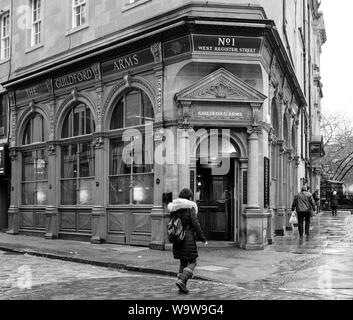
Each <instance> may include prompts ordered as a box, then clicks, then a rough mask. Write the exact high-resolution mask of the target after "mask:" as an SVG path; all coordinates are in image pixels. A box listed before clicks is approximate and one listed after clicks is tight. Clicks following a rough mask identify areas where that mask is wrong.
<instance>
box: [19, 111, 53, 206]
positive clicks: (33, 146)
mask: <svg viewBox="0 0 353 320" xmlns="http://www.w3.org/2000/svg"><path fill="white" fill-rule="evenodd" d="M38 116H40V120H41V121H42V137H41V141H34V140H33V137H34V135H33V128H34V119H36V117H38ZM23 125H24V127H23V128H24V129H23V132H22V136H21V141H19V142H20V145H21V147H20V148H21V149H20V152H21V155H22V157H21V168H22V169H21V170H22V171H21V178H20V189H21V195H20V202H21V205H22V206H30V207H34V206H46V205H47V203H48V193H47V192H46V202H45V203H43V204H38V202H37V200H38V198H37V196H35V198H34V203H33V204H24V201H23V200H24V197H23V192H24V189H23V188H24V186H25V185H28V184H33V183H34V184H35V190H34V192H35V194H36V195H37V193H38V184H46V185H48V182H49V167H48V166H49V161H48V151H47V148H46V143H47V141H48V140H49V124H48V122H47V119H46V118H45V117H44V116H43V114H41V113H40V112H35V113H33V114H32V115H31V116H30V117H29V118H28V119H27V121H26V122H25V123H24V124H23ZM27 129H28V130H30V138H29V141H28V143H27V141H26V142H25V139H26V138H25V137H26V135H27ZM41 151H44V158H45V159H46V162H45V163H46V178H45V179H37V173H36V172H37V171H36V170H37V160H38V159H42V158H39V157H38V153H39V152H41ZM27 152H32V153H33V152H35V158H34V160H35V167H34V170H35V171H34V180H26V179H25V178H24V154H25V153H27ZM47 189H48V188H46V190H47Z"/></svg>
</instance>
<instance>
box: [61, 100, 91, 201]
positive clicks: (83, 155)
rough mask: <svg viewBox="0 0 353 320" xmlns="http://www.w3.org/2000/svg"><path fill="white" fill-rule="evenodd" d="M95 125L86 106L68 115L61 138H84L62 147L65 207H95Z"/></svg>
mask: <svg viewBox="0 0 353 320" xmlns="http://www.w3.org/2000/svg"><path fill="white" fill-rule="evenodd" d="M94 131H95V123H94V120H93V117H92V113H91V110H90V109H89V108H88V106H86V105H85V104H83V103H80V104H77V105H74V106H73V107H72V108H71V109H70V110H69V111H68V113H67V115H66V117H65V119H64V122H63V126H62V131H61V138H71V137H76V136H82V138H80V141H79V142H77V141H72V139H69V141H68V142H67V143H65V144H63V145H62V147H61V204H62V205H91V204H92V203H93V182H94V178H95V152H94V146H93V137H92V133H93V132H94Z"/></svg>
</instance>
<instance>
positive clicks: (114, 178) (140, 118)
mask: <svg viewBox="0 0 353 320" xmlns="http://www.w3.org/2000/svg"><path fill="white" fill-rule="evenodd" d="M153 119H154V113H153V107H152V104H151V101H150V100H149V98H148V97H147V95H146V94H145V93H144V92H142V91H141V90H133V91H129V92H127V93H125V94H124V95H123V96H122V97H121V98H120V100H119V101H118V102H117V104H116V106H115V109H114V111H113V114H112V118H111V123H110V129H111V130H115V129H122V128H126V127H133V126H140V125H143V124H144V123H145V122H146V121H151V120H152V121H153ZM141 131H143V130H141ZM119 134H120V136H119ZM145 134H146V133H142V134H140V135H138V136H134V137H131V139H130V141H123V139H122V137H121V133H119V132H117V133H115V134H114V135H116V136H115V137H112V138H111V140H110V159H109V163H110V168H109V199H110V203H111V204H115V205H116V204H119V205H128V204H153V201H154V195H153V192H154V189H153V186H154V173H153V143H151V144H146V141H145Z"/></svg>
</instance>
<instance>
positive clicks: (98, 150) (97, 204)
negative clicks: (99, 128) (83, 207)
mask: <svg viewBox="0 0 353 320" xmlns="http://www.w3.org/2000/svg"><path fill="white" fill-rule="evenodd" d="M94 139H95V140H94V149H95V182H94V184H93V189H92V192H93V207H92V213H91V216H92V237H91V243H95V244H99V243H102V242H103V241H104V240H105V208H104V192H103V190H104V139H103V137H101V136H96V137H95V138H94Z"/></svg>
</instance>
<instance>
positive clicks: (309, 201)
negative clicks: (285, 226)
mask: <svg viewBox="0 0 353 320" xmlns="http://www.w3.org/2000/svg"><path fill="white" fill-rule="evenodd" d="M311 209H313V210H314V211H316V206H315V201H314V199H313V196H312V195H311V193H310V192H307V191H302V192H300V193H298V194H297V195H296V196H295V197H294V200H293V204H292V211H294V210H296V211H297V212H311Z"/></svg>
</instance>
